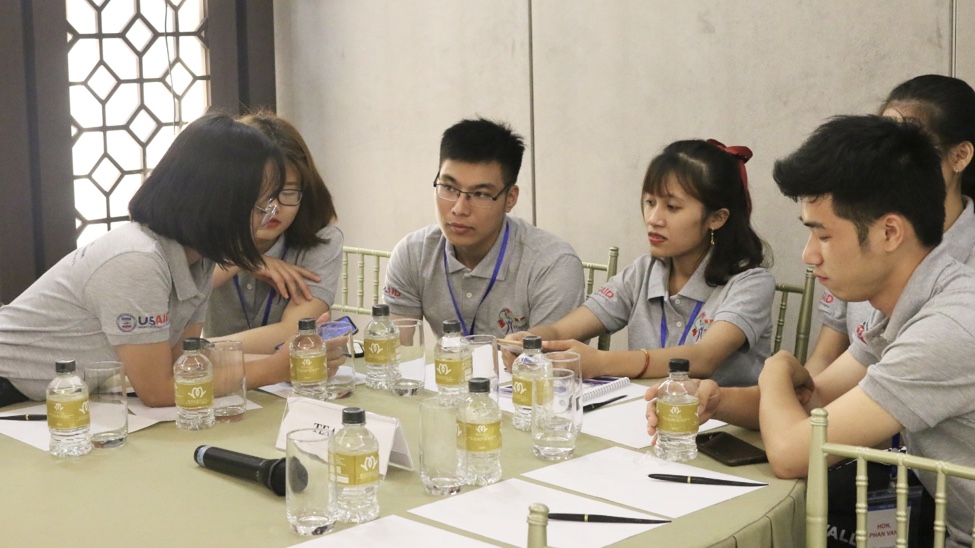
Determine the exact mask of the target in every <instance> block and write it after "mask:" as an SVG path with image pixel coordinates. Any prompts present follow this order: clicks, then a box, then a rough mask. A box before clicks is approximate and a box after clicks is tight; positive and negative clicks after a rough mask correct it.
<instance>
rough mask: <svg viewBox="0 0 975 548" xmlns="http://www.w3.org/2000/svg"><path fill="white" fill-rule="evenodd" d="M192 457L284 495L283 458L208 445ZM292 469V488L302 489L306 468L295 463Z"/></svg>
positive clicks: (229, 474)
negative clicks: (268, 457) (256, 455)
mask: <svg viewBox="0 0 975 548" xmlns="http://www.w3.org/2000/svg"><path fill="white" fill-rule="evenodd" d="M193 460H195V461H196V463H197V464H199V465H200V466H202V467H204V468H207V469H209V470H213V471H216V472H220V473H222V474H227V475H228V476H233V477H235V478H241V479H245V480H250V481H256V482H257V483H260V484H261V485H264V486H265V487H267V488H268V489H270V490H271V491H274V494H275V495H278V496H279V497H283V496H284V492H285V469H286V466H285V459H283V458H282V459H262V458H259V457H254V456H251V455H245V454H243V453H238V452H236V451H231V450H229V449H221V448H219V447H213V446H210V445H201V446H199V447H197V448H196V451H194V452H193ZM295 464H296V466H295V470H294V471H293V475H294V476H295V477H294V478H292V489H294V490H295V491H296V492H300V491H303V490H304V488H305V485H307V484H308V471H307V470H305V469H304V467H303V466H301V464H300V463H295Z"/></svg>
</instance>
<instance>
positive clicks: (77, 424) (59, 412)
mask: <svg viewBox="0 0 975 548" xmlns="http://www.w3.org/2000/svg"><path fill="white" fill-rule="evenodd" d="M90 424H91V415H90V414H89V413H88V398H86V397H83V398H75V399H64V400H62V399H52V398H48V400H47V426H48V427H49V428H57V429H59V430H73V429H75V428H82V427H85V426H88V425H90Z"/></svg>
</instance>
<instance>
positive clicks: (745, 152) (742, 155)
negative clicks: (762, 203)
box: [708, 139, 752, 213]
mask: <svg viewBox="0 0 975 548" xmlns="http://www.w3.org/2000/svg"><path fill="white" fill-rule="evenodd" d="M708 143H710V144H712V145H714V146H716V147H718V148H720V149H721V150H723V151H725V152H727V153H728V154H731V155H732V156H734V157H735V158H736V159H737V160H738V167H739V168H740V169H741V184H742V185H744V187H745V201H747V202H748V212H749V213H751V211H752V199H751V196H749V195H748V172H747V171H745V162H747V161H748V160H751V158H752V149H750V148H748V147H744V146H736V147H728V146H725V145H724V143H722V142H721V141H716V140H714V139H708Z"/></svg>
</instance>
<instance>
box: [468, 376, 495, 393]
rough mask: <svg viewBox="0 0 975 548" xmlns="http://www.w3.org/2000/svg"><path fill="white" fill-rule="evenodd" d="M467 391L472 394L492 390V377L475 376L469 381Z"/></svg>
mask: <svg viewBox="0 0 975 548" xmlns="http://www.w3.org/2000/svg"><path fill="white" fill-rule="evenodd" d="M467 391H468V392H470V393H471V394H486V393H488V392H490V391H491V379H486V378H484V377H474V378H473V379H471V380H469V381H467Z"/></svg>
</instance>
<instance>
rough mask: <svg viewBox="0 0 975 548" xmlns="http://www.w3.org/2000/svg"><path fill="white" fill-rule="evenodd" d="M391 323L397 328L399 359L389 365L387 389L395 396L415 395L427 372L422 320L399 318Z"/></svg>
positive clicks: (421, 385)
mask: <svg viewBox="0 0 975 548" xmlns="http://www.w3.org/2000/svg"><path fill="white" fill-rule="evenodd" d="M393 325H395V326H396V328H397V329H399V359H398V360H397V363H394V364H393V365H390V371H389V389H390V391H392V392H393V394H396V395H397V396H416V395H417V394H419V393H420V391H421V390H423V383H424V382H425V381H426V374H427V357H426V356H427V354H426V347H425V346H424V342H423V320H417V319H412V318H400V319H398V320H393Z"/></svg>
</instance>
